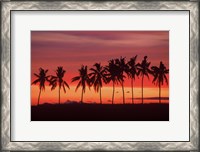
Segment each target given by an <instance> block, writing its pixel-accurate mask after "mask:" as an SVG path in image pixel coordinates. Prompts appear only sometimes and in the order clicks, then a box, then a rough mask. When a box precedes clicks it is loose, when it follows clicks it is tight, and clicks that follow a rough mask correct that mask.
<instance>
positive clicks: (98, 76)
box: [89, 63, 107, 104]
mask: <svg viewBox="0 0 200 152" xmlns="http://www.w3.org/2000/svg"><path fill="white" fill-rule="evenodd" d="M90 71H92V72H91V73H90V74H89V76H90V85H91V86H92V85H93V86H94V90H95V91H96V92H99V95H100V103H101V104H102V99H101V88H102V86H103V82H104V83H106V82H107V79H106V75H105V73H106V70H105V68H104V67H103V66H101V64H100V63H95V64H94V68H91V69H90Z"/></svg>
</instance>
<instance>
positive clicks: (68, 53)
mask: <svg viewBox="0 0 200 152" xmlns="http://www.w3.org/2000/svg"><path fill="white" fill-rule="evenodd" d="M136 55H137V58H136V65H137V64H138V63H140V64H142V61H144V57H145V56H147V63H149V69H150V70H151V69H152V70H156V68H152V66H156V67H158V68H159V67H162V66H163V68H165V69H169V32H168V31H32V32H31V82H34V81H35V80H36V78H37V77H36V75H34V73H35V74H38V73H39V68H43V69H44V70H47V69H48V72H47V73H46V75H47V76H49V77H50V76H52V75H54V76H55V75H56V70H57V67H60V66H61V67H63V70H64V71H65V73H64V77H63V80H64V81H66V83H67V84H68V85H69V89H68V88H67V87H66V93H64V89H63V88H62V86H61V90H60V102H61V103H65V102H80V100H81V95H82V86H80V87H79V89H78V90H77V91H75V90H76V86H77V85H78V81H74V82H72V78H74V77H76V76H78V75H79V71H78V70H79V69H80V68H81V66H82V65H84V66H87V72H88V74H89V73H91V72H92V71H91V68H94V69H95V66H94V64H95V63H98V64H100V65H101V66H102V68H104V67H106V66H108V61H110V60H111V59H116V58H117V59H119V58H120V57H122V58H123V57H124V58H125V63H128V61H129V60H130V59H131V58H132V57H134V56H136ZM161 61H162V62H161ZM154 72H155V71H154ZM165 72H166V77H164V79H167V80H168V82H169V81H170V80H169V74H168V70H166V71H165ZM97 73H98V72H97ZM123 74H124V76H125V77H124V82H123V86H124V97H125V103H126V104H131V103H132V88H131V78H130V77H128V74H127V73H125V72H124V73H123ZM91 76H92V75H91ZM93 76H94V75H93ZM148 76H149V77H147V76H146V74H144V78H142V75H136V76H135V79H134V80H133V92H134V99H135V100H134V103H136V104H137V103H141V102H142V100H141V98H142V95H141V94H142V79H143V87H144V88H143V97H144V103H159V100H158V97H159V85H155V84H154V83H153V80H154V78H155V77H156V75H154V76H155V77H153V74H151V73H149V74H148ZM49 80H50V78H49ZM58 82H59V79H58ZM58 86H59V84H57V87H55V89H54V90H51V86H50V85H49V82H48V81H46V82H45V90H42V91H41V95H40V104H43V103H52V104H58V100H59V89H58ZM160 86H161V97H162V98H161V99H162V103H169V99H168V98H169V84H167V83H165V80H164V83H163V85H162V84H160ZM39 91H40V88H39V86H38V83H37V84H33V85H31V105H37V104H38V94H39ZM112 95H113V83H112V81H110V82H109V83H107V84H106V83H105V82H103V83H102V88H101V95H100V92H99V91H96V92H95V90H94V87H93V86H91V87H90V89H89V87H88V86H87V85H86V90H85V93H83V101H84V102H85V103H98V104H99V103H100V97H101V98H102V103H103V104H111V103H112ZM113 102H114V104H122V103H123V88H122V84H121V83H120V82H118V83H116V84H115V90H114V101H113Z"/></svg>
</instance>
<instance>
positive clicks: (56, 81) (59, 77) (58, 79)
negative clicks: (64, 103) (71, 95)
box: [50, 66, 69, 104]
mask: <svg viewBox="0 0 200 152" xmlns="http://www.w3.org/2000/svg"><path fill="white" fill-rule="evenodd" d="M65 72H66V71H65V70H63V67H61V66H60V67H57V70H56V76H51V79H50V86H51V90H54V89H55V88H56V87H57V86H58V101H59V104H60V90H61V88H63V90H64V92H65V93H66V89H65V87H67V88H68V89H69V85H68V84H67V82H66V81H64V80H63V77H64V75H65Z"/></svg>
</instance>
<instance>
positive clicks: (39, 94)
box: [38, 88, 41, 106]
mask: <svg viewBox="0 0 200 152" xmlns="http://www.w3.org/2000/svg"><path fill="white" fill-rule="evenodd" d="M40 94H41V88H40V92H39V95H38V106H39V104H40Z"/></svg>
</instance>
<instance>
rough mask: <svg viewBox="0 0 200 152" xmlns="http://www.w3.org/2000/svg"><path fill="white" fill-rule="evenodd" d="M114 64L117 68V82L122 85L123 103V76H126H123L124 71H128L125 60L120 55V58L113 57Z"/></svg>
mask: <svg viewBox="0 0 200 152" xmlns="http://www.w3.org/2000/svg"><path fill="white" fill-rule="evenodd" d="M115 64H116V66H117V69H118V75H117V79H118V82H119V83H120V84H121V86H122V94H123V104H125V94H124V78H126V77H125V75H124V73H128V66H127V64H126V62H125V58H122V57H120V59H115Z"/></svg>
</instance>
